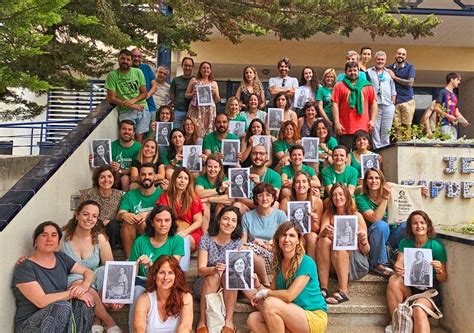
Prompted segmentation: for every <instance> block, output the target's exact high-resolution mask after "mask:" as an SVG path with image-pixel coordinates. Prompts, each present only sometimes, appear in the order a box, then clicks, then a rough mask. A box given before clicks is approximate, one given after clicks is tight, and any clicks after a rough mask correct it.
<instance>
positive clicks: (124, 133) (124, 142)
mask: <svg viewBox="0 0 474 333" xmlns="http://www.w3.org/2000/svg"><path fill="white" fill-rule="evenodd" d="M134 134H135V126H134V124H133V121H131V120H127V119H125V120H122V121H121V122H120V132H119V139H118V140H115V141H113V142H112V144H111V148H112V149H111V150H112V163H111V166H112V172H113V174H114V178H115V185H114V186H115V187H116V188H121V189H122V190H123V191H125V192H126V191H128V190H129V188H130V167H131V164H132V161H133V160H134V159H136V158H137V157H138V153H139V151H140V148H141V145H140V143H138V142H137V141H135V140H134V139H133V137H134Z"/></svg>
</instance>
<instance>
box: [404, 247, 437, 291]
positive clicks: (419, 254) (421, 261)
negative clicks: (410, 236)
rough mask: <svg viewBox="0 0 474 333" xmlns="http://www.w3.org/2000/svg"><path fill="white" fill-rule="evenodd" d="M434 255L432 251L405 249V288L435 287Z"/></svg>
mask: <svg viewBox="0 0 474 333" xmlns="http://www.w3.org/2000/svg"><path fill="white" fill-rule="evenodd" d="M432 261H433V254H432V252H431V249H421V248H416V249H414V248H405V249H404V250H403V263H404V266H405V274H404V284H405V286H412V287H421V288H430V287H432V286H433V266H431V262H432Z"/></svg>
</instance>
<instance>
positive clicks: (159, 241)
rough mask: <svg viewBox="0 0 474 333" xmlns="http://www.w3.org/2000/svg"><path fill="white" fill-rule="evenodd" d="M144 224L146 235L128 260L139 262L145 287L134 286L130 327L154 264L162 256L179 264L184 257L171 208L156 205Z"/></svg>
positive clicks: (136, 242) (140, 285)
mask: <svg viewBox="0 0 474 333" xmlns="http://www.w3.org/2000/svg"><path fill="white" fill-rule="evenodd" d="M144 224H145V229H144V232H145V233H144V234H143V235H141V236H139V237H138V238H137V239H136V240H135V241H134V242H133V247H132V252H131V253H130V257H129V258H128V260H129V261H136V262H137V265H138V278H139V279H140V281H143V285H142V284H134V286H135V287H134V289H135V290H134V296H133V299H134V302H133V303H132V304H131V305H130V312H129V318H130V319H129V325H131V324H133V316H134V313H135V304H136V300H137V299H138V296H140V295H141V294H142V293H144V292H145V281H146V277H147V274H148V270H149V269H150V268H151V266H152V265H153V263H154V262H155V261H156V260H157V259H158V258H159V257H160V256H162V255H167V256H174V257H175V258H176V259H177V260H178V262H180V261H181V257H183V256H184V239H183V238H182V237H181V236H179V235H177V234H176V232H177V229H178V226H177V224H176V219H175V217H174V216H173V213H172V211H171V208H169V207H166V206H162V205H156V206H155V207H154V208H153V209H152V210H151V212H150V214H149V215H148V217H147V218H146V221H145V223H144ZM129 327H133V325H131V326H129Z"/></svg>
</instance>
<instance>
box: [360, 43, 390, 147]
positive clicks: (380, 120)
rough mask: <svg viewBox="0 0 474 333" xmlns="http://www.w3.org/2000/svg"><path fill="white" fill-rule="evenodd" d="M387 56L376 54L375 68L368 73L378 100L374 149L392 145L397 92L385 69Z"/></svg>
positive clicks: (373, 134)
mask: <svg viewBox="0 0 474 333" xmlns="http://www.w3.org/2000/svg"><path fill="white" fill-rule="evenodd" d="M386 62H387V55H386V54H385V52H384V51H378V52H377V53H375V66H374V67H372V68H369V70H368V71H367V73H368V75H369V77H370V82H372V85H373V86H374V89H375V91H376V99H377V110H378V111H377V118H375V128H374V132H373V133H372V141H373V143H374V148H380V147H383V146H387V145H388V144H389V143H390V135H389V132H390V129H391V128H392V122H393V116H394V115H395V100H396V98H397V91H396V89H395V82H394V81H393V79H392V77H391V76H390V73H389V71H388V70H387V69H386V68H385V63H386Z"/></svg>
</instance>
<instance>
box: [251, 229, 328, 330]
mask: <svg viewBox="0 0 474 333" xmlns="http://www.w3.org/2000/svg"><path fill="white" fill-rule="evenodd" d="M303 243H304V241H303V235H302V234H301V231H300V229H299V227H298V226H297V225H296V224H294V223H293V222H285V223H283V224H282V225H280V226H279V227H278V229H277V230H276V232H275V235H274V236H273V244H274V246H273V267H274V270H275V274H274V275H273V281H272V284H271V287H270V289H267V288H264V287H263V286H261V285H258V282H256V288H257V290H258V291H257V293H256V294H255V295H254V296H253V297H252V304H253V305H254V306H256V307H257V309H258V311H256V312H253V313H251V314H250V315H249V317H248V319H247V324H248V326H249V328H250V329H251V330H252V331H253V332H259V333H266V332H285V331H286V332H298V333H306V332H309V333H320V332H321V333H322V332H324V331H325V330H326V326H327V320H328V318H327V305H326V302H325V301H324V298H323V296H322V294H321V289H320V288H319V281H318V274H317V267H316V264H315V263H314V261H313V259H311V258H310V257H309V256H307V255H305V252H304V245H303Z"/></svg>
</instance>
